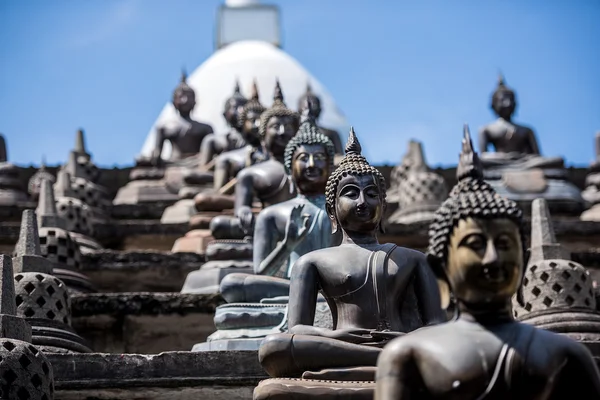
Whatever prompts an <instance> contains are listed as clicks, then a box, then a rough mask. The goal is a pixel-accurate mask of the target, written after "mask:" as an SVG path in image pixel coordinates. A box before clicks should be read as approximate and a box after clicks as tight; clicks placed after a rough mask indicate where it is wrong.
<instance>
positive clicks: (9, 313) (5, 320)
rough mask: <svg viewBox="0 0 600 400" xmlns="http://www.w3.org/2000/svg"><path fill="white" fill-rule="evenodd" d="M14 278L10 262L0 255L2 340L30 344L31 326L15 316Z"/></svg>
mask: <svg viewBox="0 0 600 400" xmlns="http://www.w3.org/2000/svg"><path fill="white" fill-rule="evenodd" d="M15 298H16V294H15V278H14V271H13V265H12V260H11V258H10V257H9V256H6V255H3V254H2V255H0V327H2V331H1V332H0V335H1V337H2V338H6V339H15V340H22V341H24V342H31V326H30V325H29V324H28V323H27V322H26V321H25V320H24V319H23V318H21V317H18V316H17V304H16V302H15Z"/></svg>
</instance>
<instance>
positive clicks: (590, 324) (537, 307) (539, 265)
mask: <svg viewBox="0 0 600 400" xmlns="http://www.w3.org/2000/svg"><path fill="white" fill-rule="evenodd" d="M531 214H532V215H531V218H532V219H531V249H530V251H531V255H530V258H529V263H528V265H527V269H526V271H525V275H524V277H523V283H522V286H521V289H520V290H521V292H520V294H519V295H518V296H517V298H516V299H515V301H514V302H513V311H514V315H515V317H516V318H517V319H519V320H520V321H522V322H526V323H530V324H532V325H535V326H537V327H538V328H543V329H548V330H551V331H554V332H557V333H563V334H566V335H567V336H569V337H571V338H572V339H575V340H578V341H581V342H585V344H590V343H592V344H593V345H594V346H596V349H595V350H594V349H590V350H592V352H593V353H595V354H594V355H595V356H598V355H599V354H598V345H600V313H598V312H597V311H596V298H595V296H594V289H593V284H592V278H591V277H590V274H589V272H588V271H587V270H586V269H585V268H584V267H583V266H582V265H581V264H578V263H576V262H573V261H571V255H570V253H569V252H568V251H567V250H566V249H565V248H563V247H562V246H561V245H560V244H559V243H558V242H557V241H556V237H555V235H554V228H553V226H552V221H551V219H550V212H549V210H548V204H547V202H546V200H544V199H535V200H534V201H533V203H532V207H531Z"/></svg>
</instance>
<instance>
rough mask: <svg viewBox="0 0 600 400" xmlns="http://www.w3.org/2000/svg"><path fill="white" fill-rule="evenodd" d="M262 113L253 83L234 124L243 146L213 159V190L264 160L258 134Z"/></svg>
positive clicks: (256, 86)
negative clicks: (247, 99) (238, 131)
mask: <svg viewBox="0 0 600 400" xmlns="http://www.w3.org/2000/svg"><path fill="white" fill-rule="evenodd" d="M264 111H265V107H264V106H263V105H262V104H261V103H260V100H259V98H258V85H257V84H256V81H254V84H253V85H252V94H251V95H250V100H249V101H248V102H247V103H245V104H244V106H243V107H242V108H241V110H240V112H239V115H238V121H237V122H236V123H235V124H236V126H237V127H238V129H239V130H240V135H241V138H242V141H243V143H244V146H242V147H240V148H236V149H231V150H229V151H226V152H224V153H221V154H220V155H219V156H217V158H216V159H215V168H214V171H215V173H214V188H215V190H219V189H221V188H222V187H223V186H225V184H226V183H227V182H229V180H230V179H232V178H234V177H235V176H236V175H237V173H238V172H240V171H241V170H242V169H244V168H246V167H249V166H250V165H253V164H255V163H257V162H260V161H264V160H265V159H266V154H265V152H264V150H263V149H262V146H261V143H260V134H259V132H258V129H259V127H260V116H261V114H262V113H263V112H264Z"/></svg>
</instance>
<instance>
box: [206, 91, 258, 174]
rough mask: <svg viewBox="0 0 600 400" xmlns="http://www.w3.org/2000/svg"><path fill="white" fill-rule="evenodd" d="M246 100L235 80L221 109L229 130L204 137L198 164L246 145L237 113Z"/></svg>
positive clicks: (238, 113)
mask: <svg viewBox="0 0 600 400" xmlns="http://www.w3.org/2000/svg"><path fill="white" fill-rule="evenodd" d="M247 102H248V100H247V99H246V98H245V97H244V96H243V95H242V93H241V92H240V84H239V82H236V83H235V89H234V90H233V95H231V97H229V98H228V99H227V100H225V106H224V109H223V118H225V121H227V125H228V126H229V131H228V132H226V133H224V134H220V135H218V134H215V133H211V134H209V135H207V136H206V137H205V138H204V140H203V141H202V146H201V148H200V161H199V163H198V164H199V165H200V166H203V165H207V164H208V163H209V162H210V161H211V160H212V159H213V158H214V157H215V156H217V155H218V154H221V153H223V152H225V151H229V150H233V149H239V148H240V147H244V146H245V145H246V141H245V140H244V138H243V136H242V134H241V132H240V128H241V127H240V126H239V115H240V113H241V112H242V109H243V108H244V105H245V104H246V103H247Z"/></svg>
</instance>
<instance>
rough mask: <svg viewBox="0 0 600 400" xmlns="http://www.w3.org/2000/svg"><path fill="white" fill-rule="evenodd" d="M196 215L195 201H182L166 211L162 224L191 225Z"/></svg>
mask: <svg viewBox="0 0 600 400" xmlns="http://www.w3.org/2000/svg"><path fill="white" fill-rule="evenodd" d="M194 214H196V206H195V204H194V199H181V200H179V201H178V202H177V203H175V204H173V205H172V206H169V207H167V208H166V209H165V212H164V213H163V215H162V216H161V217H160V223H161V224H181V223H189V222H190V218H191V217H192V215H194Z"/></svg>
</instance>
